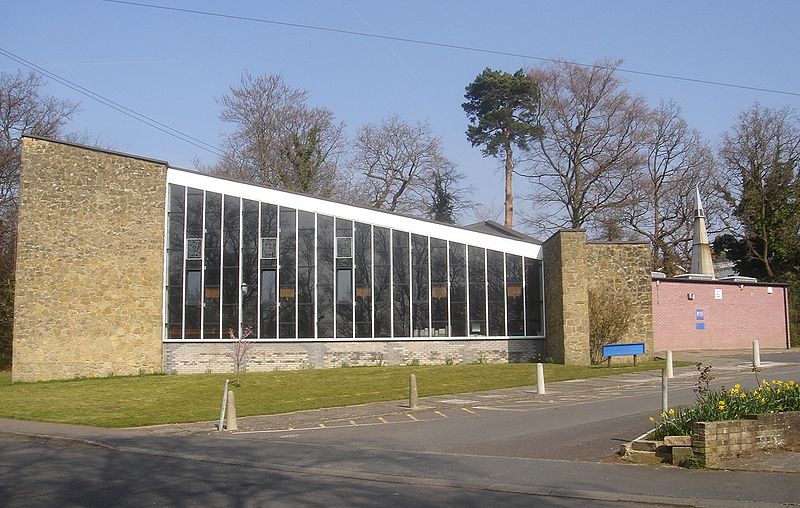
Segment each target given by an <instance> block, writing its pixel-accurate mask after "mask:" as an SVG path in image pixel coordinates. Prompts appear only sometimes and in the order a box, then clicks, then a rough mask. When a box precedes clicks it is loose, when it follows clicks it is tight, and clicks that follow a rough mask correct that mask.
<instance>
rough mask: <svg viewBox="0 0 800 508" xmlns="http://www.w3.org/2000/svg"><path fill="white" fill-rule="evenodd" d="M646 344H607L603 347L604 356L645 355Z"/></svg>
mask: <svg viewBox="0 0 800 508" xmlns="http://www.w3.org/2000/svg"><path fill="white" fill-rule="evenodd" d="M643 354H644V342H634V343H633V344H606V345H605V346H603V356H624V355H643Z"/></svg>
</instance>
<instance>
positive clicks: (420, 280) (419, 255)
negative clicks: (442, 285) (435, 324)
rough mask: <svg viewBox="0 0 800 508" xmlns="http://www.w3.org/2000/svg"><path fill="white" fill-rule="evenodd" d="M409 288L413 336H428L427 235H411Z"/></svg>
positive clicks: (429, 332)
mask: <svg viewBox="0 0 800 508" xmlns="http://www.w3.org/2000/svg"><path fill="white" fill-rule="evenodd" d="M411 290H412V302H413V306H412V312H411V315H412V316H413V319H414V329H413V335H414V337H430V335H431V331H430V319H429V317H430V316H429V315H428V310H429V307H428V297H429V291H428V237H427V236H420V235H411Z"/></svg>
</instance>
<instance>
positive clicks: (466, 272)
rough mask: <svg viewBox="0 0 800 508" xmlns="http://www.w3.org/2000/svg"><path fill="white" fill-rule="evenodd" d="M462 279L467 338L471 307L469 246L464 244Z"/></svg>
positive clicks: (469, 334)
mask: <svg viewBox="0 0 800 508" xmlns="http://www.w3.org/2000/svg"><path fill="white" fill-rule="evenodd" d="M464 279H465V280H466V283H465V285H464V287H465V288H466V300H467V337H471V336H472V323H471V321H472V320H471V315H472V314H471V312H472V310H471V309H472V305H470V301H469V293H470V291H469V245H466V244H464Z"/></svg>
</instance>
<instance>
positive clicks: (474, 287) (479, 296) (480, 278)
mask: <svg viewBox="0 0 800 508" xmlns="http://www.w3.org/2000/svg"><path fill="white" fill-rule="evenodd" d="M484 256H485V254H484V250H483V249H481V248H480V247H473V246H471V245H470V246H469V253H468V259H469V334H470V335H486V260H485V259H484Z"/></svg>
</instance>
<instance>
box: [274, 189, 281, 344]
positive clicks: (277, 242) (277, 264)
mask: <svg viewBox="0 0 800 508" xmlns="http://www.w3.org/2000/svg"><path fill="white" fill-rule="evenodd" d="M281 209H282V207H280V206H277V205H276V206H275V221H276V224H275V226H276V231H277V232H278V233H277V236H276V240H275V339H280V338H281V271H282V270H281V238H283V234H282V231H281V215H282V214H283V212H282V211H281Z"/></svg>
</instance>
